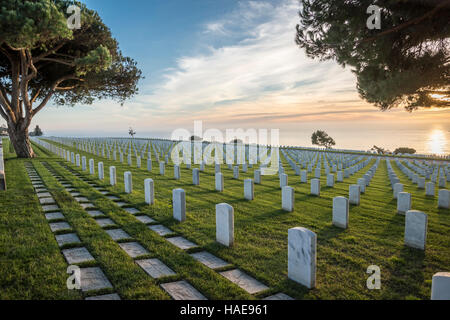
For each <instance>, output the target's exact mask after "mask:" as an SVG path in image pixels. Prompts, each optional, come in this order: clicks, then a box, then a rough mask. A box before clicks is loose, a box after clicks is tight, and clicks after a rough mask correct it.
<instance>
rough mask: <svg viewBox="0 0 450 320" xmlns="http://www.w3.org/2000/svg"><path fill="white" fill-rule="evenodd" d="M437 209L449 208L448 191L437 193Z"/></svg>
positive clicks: (449, 195)
mask: <svg viewBox="0 0 450 320" xmlns="http://www.w3.org/2000/svg"><path fill="white" fill-rule="evenodd" d="M438 208H444V209H449V208H450V190H447V189H441V190H439V193H438Z"/></svg>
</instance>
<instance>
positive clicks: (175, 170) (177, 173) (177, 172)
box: [173, 164, 181, 180]
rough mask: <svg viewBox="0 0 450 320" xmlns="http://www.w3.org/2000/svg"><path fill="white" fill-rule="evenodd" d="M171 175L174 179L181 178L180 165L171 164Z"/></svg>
mask: <svg viewBox="0 0 450 320" xmlns="http://www.w3.org/2000/svg"><path fill="white" fill-rule="evenodd" d="M173 177H174V178H175V180H180V178H181V171H180V166H179V165H177V164H175V165H174V166H173Z"/></svg>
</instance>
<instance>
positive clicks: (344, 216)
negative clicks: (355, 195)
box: [333, 197, 349, 229]
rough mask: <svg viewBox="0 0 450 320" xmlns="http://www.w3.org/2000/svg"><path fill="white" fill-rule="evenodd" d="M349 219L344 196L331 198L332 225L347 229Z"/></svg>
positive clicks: (347, 205)
mask: <svg viewBox="0 0 450 320" xmlns="http://www.w3.org/2000/svg"><path fill="white" fill-rule="evenodd" d="M348 219H349V203H348V199H347V198H346V197H334V198H333V225H335V226H336V227H339V228H343V229H347V228H348Z"/></svg>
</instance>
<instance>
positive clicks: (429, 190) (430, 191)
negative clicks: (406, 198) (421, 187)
mask: <svg viewBox="0 0 450 320" xmlns="http://www.w3.org/2000/svg"><path fill="white" fill-rule="evenodd" d="M425 195H426V196H428V197H434V183H433V182H431V181H429V182H427V183H426V185H425Z"/></svg>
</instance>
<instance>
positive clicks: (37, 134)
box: [30, 125, 44, 137]
mask: <svg viewBox="0 0 450 320" xmlns="http://www.w3.org/2000/svg"><path fill="white" fill-rule="evenodd" d="M42 135H44V133H43V132H42V130H41V128H39V126H38V125H36V127H35V128H34V130H33V131H32V132H31V133H30V136H32V137H40V136H42Z"/></svg>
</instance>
